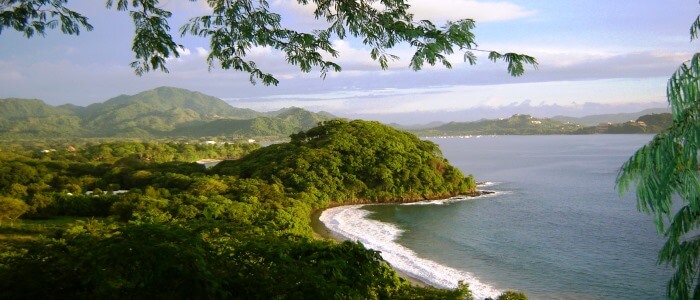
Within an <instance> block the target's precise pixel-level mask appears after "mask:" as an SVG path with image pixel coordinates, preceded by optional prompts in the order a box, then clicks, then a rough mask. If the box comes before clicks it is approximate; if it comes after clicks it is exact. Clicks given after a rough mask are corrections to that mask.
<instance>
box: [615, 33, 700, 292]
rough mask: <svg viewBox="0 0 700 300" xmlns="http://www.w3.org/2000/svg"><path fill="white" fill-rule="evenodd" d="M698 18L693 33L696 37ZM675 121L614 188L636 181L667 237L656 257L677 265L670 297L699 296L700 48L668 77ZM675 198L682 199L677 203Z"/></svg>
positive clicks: (641, 205) (640, 203) (641, 203)
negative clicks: (699, 170)
mask: <svg viewBox="0 0 700 300" xmlns="http://www.w3.org/2000/svg"><path fill="white" fill-rule="evenodd" d="M699 24H700V23H698V22H697V21H696V22H695V23H694V24H693V26H692V27H691V39H695V38H697V30H698V28H700V25H699ZM666 93H667V97H668V102H669V104H670V105H671V108H672V114H673V124H672V126H671V127H670V128H669V129H667V130H666V131H664V132H662V133H660V134H658V135H656V136H655V137H654V138H653V140H652V141H651V142H649V144H647V145H645V146H643V147H642V148H641V149H639V150H637V152H636V153H635V154H634V155H633V156H632V157H631V158H630V159H629V160H628V161H627V162H626V163H625V164H624V165H623V166H622V169H621V170H620V174H619V175H618V178H617V185H618V189H619V190H620V191H622V192H624V191H627V190H629V189H630V188H631V186H632V185H634V186H635V189H636V195H637V208H638V209H639V210H641V211H643V212H646V213H648V214H651V215H652V216H653V217H654V222H655V223H656V226H657V228H658V230H659V232H663V234H664V236H665V237H666V243H665V244H664V246H663V247H662V249H661V251H660V252H659V261H660V262H661V263H666V264H669V265H671V266H672V267H674V268H675V274H674V275H673V277H672V278H671V280H670V281H669V283H668V288H667V294H668V297H669V298H670V299H698V298H700V281H699V278H700V276H699V275H700V260H699V258H700V236H697V229H698V227H699V226H700V182H698V179H699V178H698V151H699V150H700V121H698V120H700V105H698V104H699V103H700V53H696V54H695V55H693V57H692V58H691V59H690V60H689V61H687V62H684V63H683V64H682V65H681V66H680V67H679V68H678V69H677V70H676V72H675V73H674V74H673V75H672V76H671V78H670V79H669V81H668V87H667V92H666ZM674 199H680V201H681V202H682V204H681V207H680V209H677V206H674V204H673V202H674Z"/></svg>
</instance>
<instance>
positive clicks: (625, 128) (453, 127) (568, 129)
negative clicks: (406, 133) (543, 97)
mask: <svg viewBox="0 0 700 300" xmlns="http://www.w3.org/2000/svg"><path fill="white" fill-rule="evenodd" d="M671 123H672V119H671V114H669V113H660V114H650V115H643V116H640V117H639V118H637V120H636V121H629V122H624V123H603V124H599V125H598V126H582V125H579V124H573V123H569V122H566V123H562V122H560V121H556V120H553V119H538V118H534V117H532V116H530V115H520V114H517V115H513V116H512V117H510V118H508V119H498V120H481V121H477V122H450V123H447V124H444V125H442V124H441V125H440V126H437V127H434V128H429V129H419V130H412V132H414V133H416V134H418V135H421V136H463V135H544V134H596V133H603V134H621V133H624V134H626V133H659V132H662V131H663V130H665V129H666V128H668V127H670V126H671Z"/></svg>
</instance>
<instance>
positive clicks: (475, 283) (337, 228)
mask: <svg viewBox="0 0 700 300" xmlns="http://www.w3.org/2000/svg"><path fill="white" fill-rule="evenodd" d="M362 206H364V205H352V206H340V207H335V208H330V209H327V210H325V211H324V212H323V213H322V214H321V216H320V217H319V219H320V220H321V222H323V223H324V224H325V225H326V227H327V228H328V229H329V230H330V231H332V232H333V233H335V234H337V235H339V236H342V237H344V238H346V239H349V240H353V241H360V242H361V243H362V244H364V245H365V247H367V248H369V249H373V250H376V251H380V252H381V255H382V258H384V260H386V261H387V262H388V263H389V264H390V265H391V266H392V267H393V268H395V269H397V270H399V271H401V272H404V273H406V274H407V275H408V276H411V277H414V278H417V279H419V280H421V281H423V282H425V283H428V284H430V285H433V286H436V287H441V288H455V287H457V283H458V282H459V281H460V280H461V281H464V282H465V283H468V284H469V288H470V289H471V291H472V294H473V295H474V298H475V299H484V298H488V297H492V298H496V297H497V296H498V295H499V294H500V291H499V290H497V289H496V288H495V287H493V286H491V285H488V284H486V283H482V282H481V281H479V280H478V278H476V277H475V276H474V275H473V274H471V273H469V272H465V271H460V270H457V269H453V268H450V267H447V266H444V265H441V264H439V263H436V262H434V261H431V260H428V259H424V258H421V257H418V255H417V254H416V253H415V252H413V250H411V249H408V248H406V247H404V246H402V245H400V244H398V243H396V239H398V238H399V237H400V236H401V234H402V233H403V230H401V229H400V228H399V227H397V226H395V225H393V224H388V223H384V222H379V221H375V220H370V219H367V218H366V217H367V216H368V215H369V211H366V210H363V209H361V207H362Z"/></svg>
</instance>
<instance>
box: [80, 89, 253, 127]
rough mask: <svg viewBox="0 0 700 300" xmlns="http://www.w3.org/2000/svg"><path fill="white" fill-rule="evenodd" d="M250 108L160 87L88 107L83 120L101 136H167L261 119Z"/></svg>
mask: <svg viewBox="0 0 700 300" xmlns="http://www.w3.org/2000/svg"><path fill="white" fill-rule="evenodd" d="M261 115H262V114H261V113H258V112H255V111H253V110H250V109H241V108H234V107H232V106H230V105H229V104H228V103H226V102H225V101H223V100H221V99H219V98H216V97H211V96H207V95H204V94H202V93H198V92H192V91H188V90H185V89H178V88H171V87H160V88H157V89H153V90H149V91H145V92H142V93H139V94H136V95H133V96H124V95H122V96H118V97H115V98H112V99H110V100H107V101H105V102H104V103H98V104H93V105H90V106H88V107H87V108H86V109H85V111H84V113H83V119H84V124H85V126H86V127H89V128H95V129H96V134H97V135H107V136H110V135H118V134H119V132H121V131H126V130H128V129H131V128H139V129H142V130H145V131H146V132H150V133H152V134H163V133H165V132H168V131H172V130H174V129H175V128H176V127H178V126H179V125H183V124H188V123H191V122H197V121H211V120H215V119H219V118H235V119H250V118H255V117H258V116H261Z"/></svg>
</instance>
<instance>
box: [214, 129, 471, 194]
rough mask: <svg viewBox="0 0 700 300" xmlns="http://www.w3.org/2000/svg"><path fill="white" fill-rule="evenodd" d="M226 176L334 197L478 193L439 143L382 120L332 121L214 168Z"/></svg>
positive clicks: (298, 191)
mask: <svg viewBox="0 0 700 300" xmlns="http://www.w3.org/2000/svg"><path fill="white" fill-rule="evenodd" d="M212 171H213V172H215V173H218V174H220V175H236V176H240V177H241V178H258V179H263V180H266V181H269V182H276V181H281V182H283V183H284V185H285V187H286V188H287V189H288V190H289V191H293V192H294V193H304V194H308V195H313V197H309V199H315V200H314V201H318V202H319V203H314V206H317V205H320V206H323V205H327V204H328V203H330V202H331V201H347V202H367V201H371V202H377V201H379V202H381V201H397V200H399V201H408V200H417V199H427V198H435V197H438V198H442V197H449V196H454V195H456V194H464V193H474V192H475V189H476V186H475V184H474V180H473V178H472V177H471V176H470V177H465V176H464V175H463V174H462V173H461V172H460V171H459V170H458V169H457V168H455V167H453V166H451V165H449V163H448V162H447V160H445V159H444V158H443V157H442V154H441V152H440V149H439V148H438V146H437V145H436V144H434V143H432V142H430V141H422V140H420V139H418V137H416V136H415V135H413V134H410V133H407V132H403V131H399V130H396V129H393V128H391V127H389V126H386V125H382V124H380V123H378V122H369V121H360V120H355V121H350V122H348V121H344V120H339V119H336V120H332V121H327V122H324V123H323V124H322V125H320V126H318V127H315V128H313V129H310V130H308V131H305V132H300V133H298V134H294V135H292V141H291V142H290V143H285V144H276V145H270V146H267V147H265V148H261V149H259V150H256V151H254V152H253V153H251V154H249V155H247V156H245V157H243V158H242V159H239V160H230V161H224V162H222V163H220V164H219V165H217V166H216V167H214V168H213V169H212Z"/></svg>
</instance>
